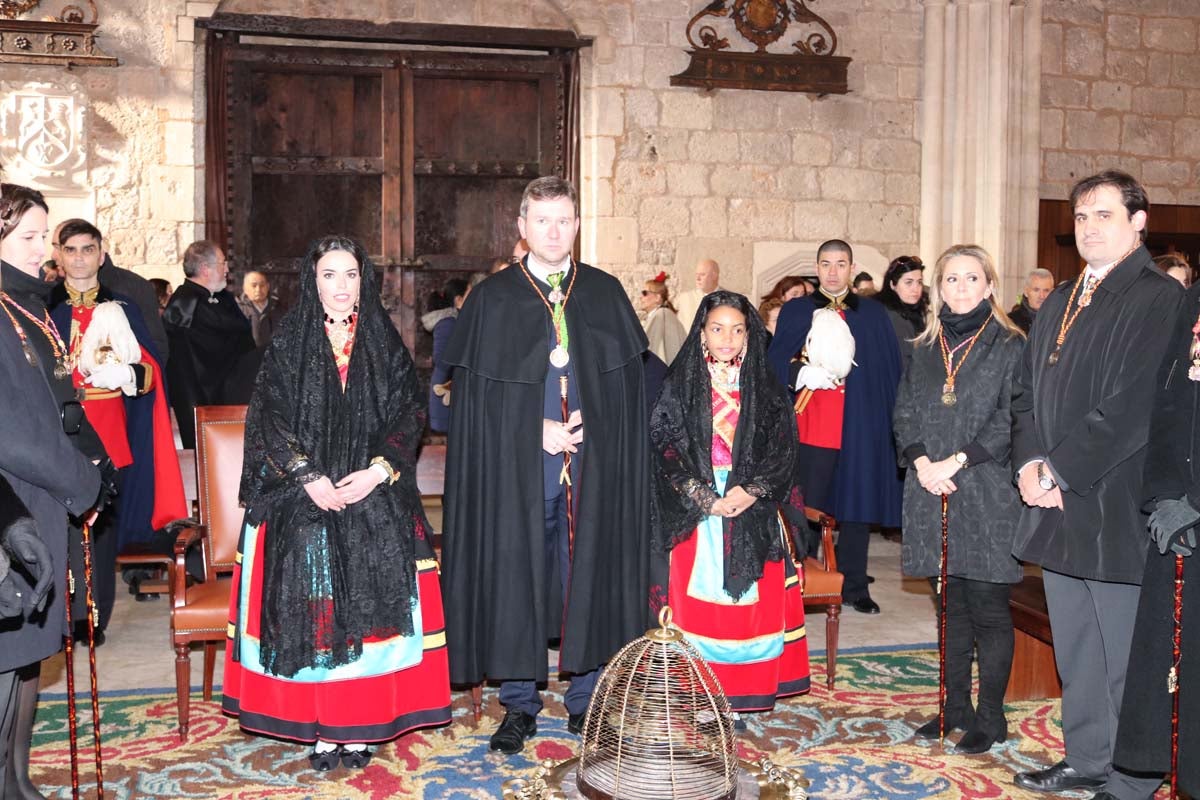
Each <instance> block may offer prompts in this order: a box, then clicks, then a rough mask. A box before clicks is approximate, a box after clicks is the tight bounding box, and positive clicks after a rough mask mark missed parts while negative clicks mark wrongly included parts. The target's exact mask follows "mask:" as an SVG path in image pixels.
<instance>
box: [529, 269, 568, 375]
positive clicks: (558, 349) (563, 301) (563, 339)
mask: <svg viewBox="0 0 1200 800" xmlns="http://www.w3.org/2000/svg"><path fill="white" fill-rule="evenodd" d="M520 267H521V274H522V275H524V276H525V280H527V281H529V285H530V286H531V287H533V291H534V292H536V293H537V296H538V298H540V299H541V301H542V304H543V305H545V306H546V310H547V311H549V312H550V321H551V322H552V323H553V325H554V349H553V350H551V351H550V364H551V365H552V366H553V367H554V368H555V369H562V368H563V367H565V366H566V365H567V364H569V363H571V355H570V353H569V352H568V351H567V345H568V344H569V343H570V336H569V334H568V333H567V315H566V305H567V301H568V300H570V299H571V291H572V290H573V289H574V288H575V279H576V278H578V277H579V270H578V269H574V270H571V282H570V283H569V284H567V293H566V294H563V293H562V290H561V289H559V286H558V284H559V282H561V281H562V273H555V274H556V275H558V276H559V277H558V280H557V281H553V280H552V281H551V286H550V297H551V298H552V299H553V300H554V305H553V306H551V305H550V300H547V299H546V295H544V294H542V290H541V289H539V288H538V286H537V284H536V283H534V282H533V276H532V275H531V274H529V268H528V267H526V266H525V265H524V264H521V265H520ZM551 277H553V276H551Z"/></svg>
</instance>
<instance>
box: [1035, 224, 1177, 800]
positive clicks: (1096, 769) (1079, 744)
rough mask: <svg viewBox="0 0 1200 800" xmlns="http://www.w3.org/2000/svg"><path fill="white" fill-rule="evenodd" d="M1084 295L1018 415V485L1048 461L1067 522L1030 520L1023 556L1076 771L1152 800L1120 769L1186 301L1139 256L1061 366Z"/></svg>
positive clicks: (1055, 300)
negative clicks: (1036, 588)
mask: <svg viewBox="0 0 1200 800" xmlns="http://www.w3.org/2000/svg"><path fill="white" fill-rule="evenodd" d="M1072 287H1073V283H1072V284H1064V285H1062V286H1060V287H1058V288H1057V289H1055V291H1054V292H1053V293H1051V295H1050V296H1049V297H1048V298H1047V299H1046V302H1045V303H1044V304H1043V305H1042V308H1041V309H1040V310H1039V311H1038V314H1037V317H1036V319H1035V320H1034V324H1033V329H1032V331H1031V332H1030V338H1029V345H1028V347H1027V348H1026V350H1025V355H1024V357H1023V359H1022V362H1021V365H1020V367H1019V368H1018V370H1017V378H1016V381H1015V382H1014V389H1013V401H1012V412H1013V459H1012V461H1013V468H1014V471H1015V472H1019V470H1020V469H1021V467H1023V466H1024V465H1026V464H1028V463H1029V462H1031V461H1034V460H1038V459H1044V460H1045V461H1046V463H1047V465H1048V467H1049V469H1050V471H1051V473H1052V474H1053V475H1054V477H1055V478H1056V479H1057V480H1058V483H1059V485H1060V487H1061V489H1062V497H1063V509H1062V510H1059V509H1057V508H1053V509H1044V508H1031V507H1026V508H1025V509H1024V510H1023V511H1022V514H1021V522H1020V524H1019V526H1018V529H1017V538H1016V542H1015V544H1014V546H1013V553H1014V554H1015V555H1016V556H1017V557H1018V558H1021V559H1024V560H1026V561H1030V562H1033V563H1035V564H1040V565H1041V566H1042V567H1043V568H1044V581H1045V587H1046V602H1047V605H1048V607H1049V612H1050V626H1051V630H1052V632H1053V635H1054V654H1055V659H1056V661H1057V663H1058V670H1059V674H1060V675H1061V677H1062V681H1063V703H1062V708H1063V738H1064V741H1065V742H1066V761H1067V763H1068V764H1069V765H1070V766H1071V767H1073V768H1075V769H1076V770H1078V771H1079V772H1080V773H1082V774H1083V775H1086V776H1088V777H1091V778H1097V779H1103V780H1107V785H1106V787H1105V788H1106V789H1107V790H1108V791H1109V792H1111V793H1112V794H1114V795H1115V796H1117V797H1119V798H1122V800H1125V798H1145V797H1149V796H1150V794H1151V793H1152V791H1153V786H1149V784H1148V782H1147V779H1137V778H1133V777H1131V776H1128V775H1125V774H1124V773H1121V772H1118V771H1116V770H1114V769H1113V764H1112V756H1113V746H1114V743H1115V739H1116V732H1117V731H1116V728H1117V715H1118V711H1119V709H1120V706H1121V697H1122V694H1123V693H1124V688H1125V665H1126V663H1127V661H1128V658H1129V644H1130V639H1131V637H1132V633H1133V623H1134V615H1135V611H1136V609H1137V598H1138V584H1139V583H1140V582H1141V580H1142V568H1143V564H1144V561H1145V556H1146V547H1147V543H1148V541H1149V540H1148V537H1147V535H1146V517H1145V515H1144V514H1143V513H1142V512H1141V505H1142V472H1143V467H1144V465H1145V460H1146V444H1147V441H1148V438H1149V429H1150V409H1151V408H1152V406H1153V402H1154V394H1155V385H1156V380H1155V378H1156V374H1157V370H1158V366H1159V364H1160V363H1161V361H1162V359H1163V355H1164V354H1165V352H1166V349H1167V343H1168V341H1169V339H1170V336H1171V330H1172V325H1173V323H1174V321H1175V317H1176V315H1177V314H1178V311H1179V307H1180V299H1181V295H1182V289H1181V288H1180V287H1179V284H1178V283H1176V282H1175V281H1173V280H1172V279H1171V278H1168V277H1166V276H1165V275H1163V274H1162V273H1161V272H1159V271H1158V270H1157V269H1156V268H1155V267H1154V264H1153V262H1152V261H1151V259H1150V253H1149V252H1148V251H1147V250H1146V249H1145V248H1144V247H1139V248H1138V249H1137V250H1135V251H1134V252H1133V253H1132V254H1131V255H1130V256H1129V257H1128V258H1126V259H1125V260H1124V261H1122V262H1121V263H1120V264H1118V265H1116V266H1115V267H1113V269H1112V272H1111V273H1110V274H1109V275H1108V276H1107V277H1106V278H1104V280H1103V282H1102V283H1101V284H1100V285H1099V286H1098V287H1097V288H1096V290H1095V292H1094V294H1093V296H1092V301H1091V304H1090V305H1089V306H1088V307H1087V308H1085V309H1083V310H1082V312H1081V313H1080V314H1079V316H1078V317H1077V318H1076V321H1075V324H1074V326H1073V327H1072V328H1071V329H1070V331H1069V333H1068V334H1067V336H1066V339H1065V342H1064V344H1063V346H1062V351H1061V357H1060V360H1059V361H1058V363H1057V364H1055V365H1050V364H1049V357H1050V355H1051V353H1052V352H1053V351H1054V349H1055V344H1056V340H1057V337H1058V335H1059V328H1060V322H1061V320H1062V319H1063V315H1064V314H1065V313H1068V312H1069V311H1071V310H1072V309H1068V308H1067V304H1068V299H1069V297H1070V295H1071V291H1072ZM1149 783H1151V784H1157V780H1156V779H1155V780H1152V781H1150V782H1149ZM1148 786H1149V788H1147V787H1148Z"/></svg>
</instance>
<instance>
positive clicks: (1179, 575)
mask: <svg viewBox="0 0 1200 800" xmlns="http://www.w3.org/2000/svg"><path fill="white" fill-rule="evenodd" d="M1174 612H1175V613H1174V614H1173V620H1174V626H1173V629H1172V630H1171V671H1170V673H1168V675H1167V691H1169V692H1170V693H1171V695H1172V697H1171V800H1178V799H1179V662H1180V657H1179V650H1180V645H1181V644H1182V639H1183V556H1182V555H1180V554H1179V553H1176V554H1175V608H1174Z"/></svg>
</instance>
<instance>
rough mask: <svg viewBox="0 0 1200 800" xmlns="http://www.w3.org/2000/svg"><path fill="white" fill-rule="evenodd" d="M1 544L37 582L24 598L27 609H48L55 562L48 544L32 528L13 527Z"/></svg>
mask: <svg viewBox="0 0 1200 800" xmlns="http://www.w3.org/2000/svg"><path fill="white" fill-rule="evenodd" d="M0 544H3V546H4V549H5V550H7V551H8V552H9V554H10V555H11V557H12V560H13V561H16V562H19V563H20V564H21V565H22V566H23V567H24V568H25V571H26V572H28V573H29V576H30V577H31V578H33V580H34V581H35V583H34V585H33V588H32V589H31V590H30V591H29V596H28V597H24V598H22V599H23V600H24V606H25V608H27V609H36V610H37V611H41V610H42V609H44V608H45V607H46V598H47V596H49V594H50V586H51V585H52V584H53V583H54V560H53V559H52V558H51V557H50V550H49V549H47V547H46V543H45V542H43V541H42V540H41V537H39V536H38V535H37V533H36V530H35V529H32V528H31V527H30V528H26V527H12V528H9V530H8V534H7V535H6V536H5V537H4V541H3V542H0ZM10 582H11V581H6V583H10ZM14 591H15V590H14Z"/></svg>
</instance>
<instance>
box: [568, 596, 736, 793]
mask: <svg viewBox="0 0 1200 800" xmlns="http://www.w3.org/2000/svg"><path fill="white" fill-rule="evenodd" d="M659 623H660V624H661V626H662V627H660V628H658V629H656V630H651V631H647V632H646V635H645V636H642V637H641V638H639V639H636V640H634V641H632V642H630V643H629V644H627V645H625V647H623V648H622V649H621V651H620V652H619V653H617V655H616V656H614V657H613V659H612V661H611V662H609V664H608V666H607V667H606V668H605V670H604V673H603V674H602V675H601V677H600V681H599V684H598V685H597V687H596V691H595V693H594V694H593V696H592V703H591V705H590V706H589V707H588V713H587V718H586V720H585V722H584V726H583V745H582V747H581V749H580V755H579V770H578V773H577V779H576V780H577V785H578V787H579V791H580V792H581V793H582V794H583V795H584V796H585V797H587V798H590V800H664V798H668V797H669V798H672V800H725V798H733V797H735V796H736V795H737V774H738V760H737V754H736V752H735V750H734V740H733V720H732V718H731V715H730V712H729V701H728V700H726V699H725V693H724V691H722V689H721V684H720V683H719V682H718V681H717V678H716V676H715V675H713V672H712V670H711V669H709V666H708V664H706V663H705V661H704V659H703V658H702V657H701V656H700V654H699V652H697V651H696V649H695V648H694V647H693V646H692V645H691V644H689V643H688V642H687V641H686V640H685V639H684V638H683V633H682V632H681V631H680V630H679V629H678V628H676V627H674V626H673V625H672V624H671V610H670V608H664V609H663V610H662V613H661V614H659Z"/></svg>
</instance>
